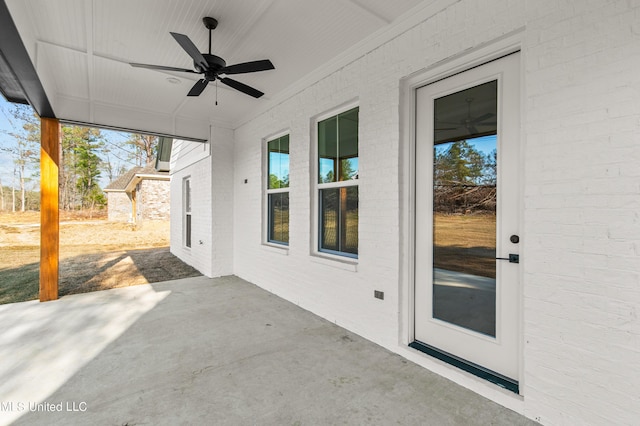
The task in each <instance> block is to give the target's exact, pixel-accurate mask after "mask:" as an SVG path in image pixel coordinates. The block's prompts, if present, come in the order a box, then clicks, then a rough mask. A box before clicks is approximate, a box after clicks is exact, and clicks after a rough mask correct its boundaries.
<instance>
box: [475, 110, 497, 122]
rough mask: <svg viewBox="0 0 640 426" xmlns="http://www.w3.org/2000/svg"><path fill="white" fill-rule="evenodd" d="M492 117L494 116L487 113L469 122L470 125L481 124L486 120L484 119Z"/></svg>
mask: <svg viewBox="0 0 640 426" xmlns="http://www.w3.org/2000/svg"><path fill="white" fill-rule="evenodd" d="M494 115H495V114H493V113H491V112H488V113H486V114H482V115H481V116H480V117H476V118H474V119H473V120H471V122H472V123H474V124H475V123H481V122H483V121H484V120H486V119H488V118H491V117H493V116H494Z"/></svg>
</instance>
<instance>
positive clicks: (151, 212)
mask: <svg viewBox="0 0 640 426" xmlns="http://www.w3.org/2000/svg"><path fill="white" fill-rule="evenodd" d="M169 181H170V176H169V173H167V172H158V171H156V169H155V168H154V167H151V166H147V167H140V166H136V167H134V168H132V169H131V170H129V171H127V172H126V173H124V174H122V175H121V176H119V177H118V178H117V179H115V180H114V181H113V182H111V183H110V184H109V185H107V187H106V188H105V189H104V192H106V193H107V211H108V219H109V220H110V221H117V222H131V223H138V222H139V221H141V220H168V219H169V217H170V199H171V196H170V182H169Z"/></svg>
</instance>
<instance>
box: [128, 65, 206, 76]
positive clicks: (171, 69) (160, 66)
mask: <svg viewBox="0 0 640 426" xmlns="http://www.w3.org/2000/svg"><path fill="white" fill-rule="evenodd" d="M129 65H131V66H132V67H136V68H148V69H150V70H159V71H179V72H190V73H193V74H200V73H199V72H197V71H193V70H189V69H186V68H175V67H165V66H163V65H150V64H136V63H130V64H129Z"/></svg>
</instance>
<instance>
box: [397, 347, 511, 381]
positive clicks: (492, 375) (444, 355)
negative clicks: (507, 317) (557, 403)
mask: <svg viewBox="0 0 640 426" xmlns="http://www.w3.org/2000/svg"><path fill="white" fill-rule="evenodd" d="M409 347H410V348H413V349H417V350H419V351H420V352H423V353H425V354H427V355H430V356H432V357H434V358H437V359H439V360H440V361H444V362H446V363H447V364H450V365H453V366H454V367H458V368H459V369H461V370H464V371H466V372H467V373H471V374H473V375H474V376H477V377H480V378H481V379H484V380H487V381H489V382H491V383H494V384H496V385H498V386H500V387H502V388H504V389H507V390H510V391H511V392H514V393H517V394H519V393H520V387H519V385H518V382H517V381H516V380H513V379H510V378H508V377H506V376H503V375H502V374H499V373H496V372H495V371H491V370H488V369H486V368H483V367H480V366H479V365H477V364H474V363H472V362H469V361H466V360H464V359H462V358H458V357H457V356H455V355H452V354H450V353H448V352H445V351H441V350H440V349H437V348H434V347H433V346H430V345H427V344H426V343H422V342H419V341H417V340H414V341H413V342H411V343H409Z"/></svg>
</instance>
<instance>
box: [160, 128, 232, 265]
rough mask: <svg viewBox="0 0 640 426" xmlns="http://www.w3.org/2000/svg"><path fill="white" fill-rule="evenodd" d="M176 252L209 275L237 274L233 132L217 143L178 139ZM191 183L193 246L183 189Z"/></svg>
mask: <svg viewBox="0 0 640 426" xmlns="http://www.w3.org/2000/svg"><path fill="white" fill-rule="evenodd" d="M171 162H172V164H171V193H172V194H173V196H172V197H171V213H172V214H171V253H173V254H174V255H176V256H177V257H179V258H180V259H181V260H183V261H184V262H186V263H187V264H189V265H191V266H193V267H194V268H196V269H197V270H198V271H200V272H202V273H203V274H204V275H206V276H209V277H218V276H223V275H230V274H232V273H233V270H232V268H233V236H232V234H233V201H232V200H233V131H232V130H230V129H225V128H222V127H212V128H211V141H210V142H208V143H206V144H202V143H198V142H186V141H174V144H173V148H172V154H171ZM186 177H189V178H190V179H191V194H192V202H191V203H192V206H191V208H192V216H191V220H192V225H191V226H192V245H191V248H188V247H185V245H184V227H183V221H184V214H183V203H184V200H183V195H182V185H183V182H184V179H185V178H186Z"/></svg>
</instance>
